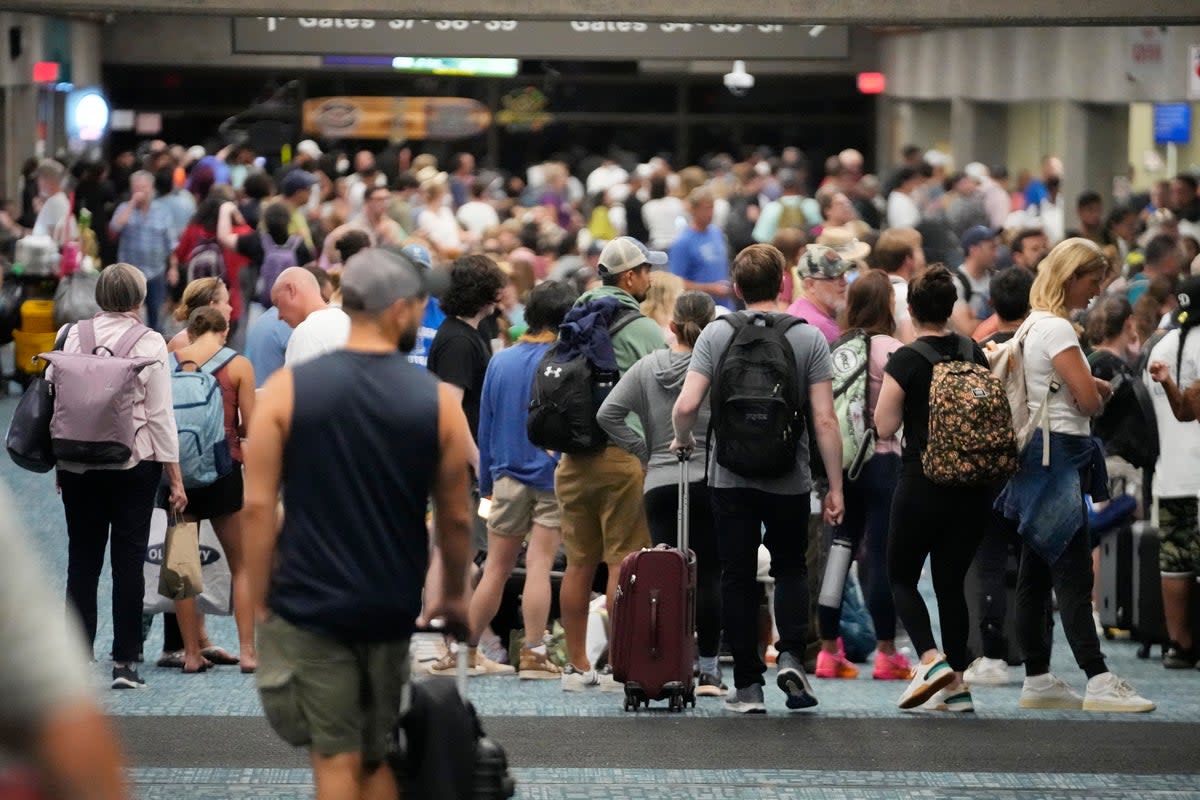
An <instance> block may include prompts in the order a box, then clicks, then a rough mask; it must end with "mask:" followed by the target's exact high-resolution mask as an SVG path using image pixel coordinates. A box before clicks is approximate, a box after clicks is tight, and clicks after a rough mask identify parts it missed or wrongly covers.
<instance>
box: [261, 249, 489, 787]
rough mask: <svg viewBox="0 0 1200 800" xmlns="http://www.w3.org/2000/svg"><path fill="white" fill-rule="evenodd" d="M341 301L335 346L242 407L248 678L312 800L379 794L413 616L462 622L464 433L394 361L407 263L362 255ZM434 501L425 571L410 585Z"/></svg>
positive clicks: (423, 376) (414, 307)
mask: <svg viewBox="0 0 1200 800" xmlns="http://www.w3.org/2000/svg"><path fill="white" fill-rule="evenodd" d="M342 293H343V301H344V308H345V311H346V312H347V313H348V314H349V316H350V336H349V339H348V340H347V341H346V346H345V348H344V349H340V350H335V351H333V352H329V353H325V354H324V355H321V356H319V357H317V358H315V359H313V360H312V361H308V362H306V363H304V364H301V365H300V366H297V367H294V368H292V367H284V368H283V369H281V370H279V371H278V372H276V373H275V374H274V375H272V376H271V378H270V379H269V380H268V381H267V383H266V386H264V387H263V389H262V391H261V393H260V394H259V399H258V403H257V405H256V407H255V410H254V412H255V413H254V422H253V428H254V430H255V435H254V444H253V446H252V447H250V448H248V450H247V459H246V505H245V514H246V516H245V518H244V519H245V524H246V526H247V527H246V530H247V532H248V535H249V536H250V538H251V539H252V541H250V540H248V541H247V543H246V553H245V558H246V568H247V570H248V574H249V575H250V576H251V577H250V583H251V589H250V591H251V597H252V602H253V604H254V607H255V608H264V609H267V610H269V611H270V613H269V614H268V615H265V617H264V618H263V621H262V622H260V623H259V625H258V630H257V634H258V659H259V660H258V671H257V676H256V677H257V681H258V688H259V692H260V698H261V701H262V705H263V710H264V712H265V714H266V718H267V721H268V722H269V723H270V725H271V726H272V727H273V728H274V730H275V732H276V733H277V734H278V736H279V737H280V738H281V739H283V740H284V741H285V742H287V743H288V744H291V745H293V746H295V747H304V748H307V749H309V750H310V756H311V763H312V766H313V772H314V780H315V783H316V787H317V793H318V794H319V795H320V796H322V797H326V796H330V797H332V796H334V794H336V792H335V791H334V789H332V788H330V787H346V791H345V792H342V794H339V795H338V796H347V797H348V796H351V794H352V795H353V796H355V797H359V796H368V797H387V796H392V797H394V796H395V795H396V786H395V782H394V779H393V777H392V775H391V772H390V770H388V768H387V767H386V766H382V765H383V762H384V758H385V756H386V755H387V752H388V749H387V737H388V733H389V732H390V730H391V728H392V726H393V725H394V724H395V720H396V715H397V713H398V709H399V708H400V703H401V696H402V692H403V689H404V684H405V683H406V682H407V680H408V672H409V668H408V664H409V658H408V640H409V637H410V636H411V634H412V632H413V630H414V629H415V626H416V618H417V614H418V612H420V611H421V609H422V604H423V605H424V609H425V612H426V614H427V615H428V618H429V619H437V618H441V619H444V620H445V622H446V623H447V624H448V625H453V626H457V627H461V626H464V625H465V623H466V600H465V589H466V575H467V573H466V570H467V565H468V557H469V556H468V554H469V550H470V512H469V511H468V507H467V504H466V503H465V502H463V500H464V499H465V498H466V497H467V496H468V494H467V493H468V482H467V470H466V465H467V459H468V451H469V449H470V448H471V446H472V443H471V433H470V430H469V429H468V428H467V420H466V417H465V416H464V414H463V411H462V406H461V404H460V402H459V400H458V399H457V398H456V397H455V396H454V394H453V391H452V389H451V387H449V386H448V385H446V384H439V383H438V380H437V377H436V376H435V375H433V374H431V373H430V372H428V371H427V370H425V369H423V368H421V367H418V366H415V365H413V364H410V363H408V359H407V357H406V356H405V354H404V353H402V352H399V351H400V350H401V349H404V348H405V346H406V345H407V346H409V347H411V346H412V343H413V341H414V339H415V338H416V333H417V326H418V325H419V324H420V321H421V314H422V312H423V311H424V307H425V299H424V288H423V287H422V284H421V280H420V277H419V274H418V272H417V271H416V270H415V269H414V267H413V265H412V263H411V262H410V261H409V260H408V259H407V258H406V257H405V256H404V255H403V254H399V253H395V252H388V251H385V250H381V249H368V250H363V251H360V252H359V253H358V254H356V255H355V256H353V257H352V258H351V259H350V260H349V262H348V263H347V264H346V267H345V269H344V271H343V273H342ZM260 426H261V427H260ZM281 487H283V509H284V513H283V520H282V525H281V526H277V522H278V519H277V511H276V507H277V500H278V497H279V492H280V488H281ZM431 499H432V501H433V507H434V508H435V509H436V511H435V512H434V519H433V531H432V536H433V537H436V538H434V539H433V541H435V542H436V543H437V546H438V552H439V553H440V558H439V560H438V561H437V564H436V565H435V566H434V567H433V569H432V574H433V579H432V580H431V581H430V585H429V586H428V587H425V585H424V584H425V576H426V572H427V571H430V564H429V551H430V540H431V533H430V531H429V530H428V529H427V527H426V523H425V510H426V508H427V506H428V503H429V501H430V500H431ZM363 587H370V589H369V591H357V589H362V588H363ZM351 588H353V589H356V590H355V591H350V590H349V589H351ZM313 654H318V655H319V658H318V659H315V660H314V659H313V658H310V656H312V655H313ZM285 684H286V686H287V691H286V692H281V691H280V687H282V686H284V685H285ZM297 708H306V709H319V710H320V713H319V714H299V715H298V714H296V709H297ZM338 791H341V789H340V788H339V789H338Z"/></svg>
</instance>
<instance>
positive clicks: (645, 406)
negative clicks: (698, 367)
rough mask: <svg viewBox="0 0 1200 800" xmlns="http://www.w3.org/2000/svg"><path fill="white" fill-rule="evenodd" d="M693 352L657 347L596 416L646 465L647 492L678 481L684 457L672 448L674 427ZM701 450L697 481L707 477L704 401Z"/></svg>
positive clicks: (695, 463) (694, 469) (694, 466)
mask: <svg viewBox="0 0 1200 800" xmlns="http://www.w3.org/2000/svg"><path fill="white" fill-rule="evenodd" d="M691 361H692V354H691V353H675V352H672V351H670V350H656V351H655V352H653V353H651V354H650V355H648V356H645V357H644V358H642V359H641V360H640V361H638V362H637V363H636V364H634V365H633V366H632V367H630V368H629V371H628V372H626V373H625V375H624V376H623V377H622V378H621V380H620V381H619V382H618V383H617V385H616V386H614V387H613V390H612V392H610V393H609V395H608V399H606V400H605V401H604V405H602V406H601V407H600V411H599V413H597V414H596V421H597V422H598V423H600V427H601V428H603V429H604V432H605V433H607V434H608V436H609V438H610V439H611V440H612V442H613V444H615V445H617V446H618V447H621V448H623V449H625V450H628V451H629V452H630V453H633V454H634V455H635V456H637V457H638V458H639V459H641V461H642V463H643V464H647V472H646V487H645V489H646V491H650V490H651V489H656V488H658V487H659V486H668V485H672V484H674V483H675V482H676V481H678V480H679V461H678V459H676V457H675V455H674V454H673V453H671V452H670V450H669V448H670V446H671V440H672V439H674V438H675V429H674V426H673V425H672V423H671V410H672V409H673V408H674V407H675V401H676V400H677V399H678V398H679V392H680V391H681V390H682V389H683V381H684V378H686V377H687V372H688V364H690V363H691ZM630 414H636V415H637V416H638V417H640V418H641V421H642V426H643V427H644V428H645V431H646V433H645V436H642V435H641V434H639V433H638V432H637V431H636V430H634V429H633V428H631V427H630V426H629V424H628V418H629V415H630ZM693 431H694V433H695V437H696V453H697V455H695V456H693V458H692V462H691V466H690V473H689V475H690V478H691V480H692V482H696V481H700V480H702V479H703V477H704V442H705V436H706V435H707V434H708V403H707V402H705V403H703V404H701V407H700V416H699V418H698V419H697V421H696V425H695V427H694V428H693Z"/></svg>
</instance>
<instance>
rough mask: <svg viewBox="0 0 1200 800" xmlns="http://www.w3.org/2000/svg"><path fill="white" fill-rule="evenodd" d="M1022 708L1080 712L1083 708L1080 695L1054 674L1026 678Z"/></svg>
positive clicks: (1022, 691) (1022, 688)
mask: <svg viewBox="0 0 1200 800" xmlns="http://www.w3.org/2000/svg"><path fill="white" fill-rule="evenodd" d="M1021 708H1041V709H1050V708H1057V709H1063V710H1066V711H1078V710H1079V709H1081V708H1083V698H1082V697H1080V696H1079V693H1078V692H1076V691H1075V690H1074V689H1072V688H1071V687H1070V686H1068V685H1067V684H1066V683H1064V682H1063V681H1061V680H1059V679H1058V678H1057V677H1055V676H1054V675H1053V674H1052V673H1049V672H1047V673H1046V674H1045V675H1035V676H1034V677H1032V678H1026V679H1025V683H1024V685H1023V686H1022V687H1021Z"/></svg>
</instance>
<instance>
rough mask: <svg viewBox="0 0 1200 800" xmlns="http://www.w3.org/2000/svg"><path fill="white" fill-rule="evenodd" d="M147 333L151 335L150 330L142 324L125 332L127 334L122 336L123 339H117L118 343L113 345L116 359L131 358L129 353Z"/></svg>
mask: <svg viewBox="0 0 1200 800" xmlns="http://www.w3.org/2000/svg"><path fill="white" fill-rule="evenodd" d="M147 333H150V329H149V328H147V327H146V326H145V325H142V324H141V323H138V324H136V325H134V326H132V327H131V328H130V329H129V330H127V331H125V333H123V334H122V335H121V338H120V339H117V343H116V344H115V345H113V349H112V354H113V356H115V357H116V358H129V353H130V351H131V350H133V346H134V345H135V344H137V343H138V341H139V340H140V339H141V338H142V337H143V336H145V335H146V334H147Z"/></svg>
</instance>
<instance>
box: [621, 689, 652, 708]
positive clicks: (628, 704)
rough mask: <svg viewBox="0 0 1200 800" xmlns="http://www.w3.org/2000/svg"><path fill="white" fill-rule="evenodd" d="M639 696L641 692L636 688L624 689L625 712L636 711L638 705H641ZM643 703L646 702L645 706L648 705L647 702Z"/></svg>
mask: <svg viewBox="0 0 1200 800" xmlns="http://www.w3.org/2000/svg"><path fill="white" fill-rule="evenodd" d="M641 694H642V693H641V690H639V689H637V688H636V687H633V686H626V687H625V710H626V711H637V707H638V705H639V704H641V702H642V698H641ZM645 702H646V705H647V706H649V705H650V701H649V700H646V701H645Z"/></svg>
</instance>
